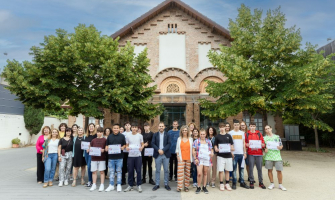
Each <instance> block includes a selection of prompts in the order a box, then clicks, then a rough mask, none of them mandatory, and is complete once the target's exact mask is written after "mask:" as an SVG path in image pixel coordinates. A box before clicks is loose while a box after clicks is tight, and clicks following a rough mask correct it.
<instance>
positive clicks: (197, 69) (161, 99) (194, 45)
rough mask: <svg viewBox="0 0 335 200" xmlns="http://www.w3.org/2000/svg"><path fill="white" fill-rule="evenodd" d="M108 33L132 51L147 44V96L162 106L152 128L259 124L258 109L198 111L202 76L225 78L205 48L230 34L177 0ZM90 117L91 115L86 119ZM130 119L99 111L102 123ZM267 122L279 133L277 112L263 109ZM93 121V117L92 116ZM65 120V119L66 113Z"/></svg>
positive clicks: (203, 91) (225, 40)
mask: <svg viewBox="0 0 335 200" xmlns="http://www.w3.org/2000/svg"><path fill="white" fill-rule="evenodd" d="M111 37H113V38H117V37H120V40H119V43H120V47H123V46H124V45H125V44H126V43H127V42H130V43H131V44H132V45H134V46H135V53H136V54H138V53H140V52H141V51H143V50H144V49H145V48H147V49H148V58H149V59H150V66H149V73H150V75H151V77H152V79H153V80H154V83H152V84H155V85H157V90H156V91H155V95H154V97H153V98H152V102H154V103H162V104H163V105H164V107H165V111H164V113H163V114H162V115H161V116H157V117H155V118H154V119H152V120H150V121H149V123H150V124H151V127H152V130H153V131H157V129H158V123H159V121H164V122H165V123H166V124H168V125H171V124H172V121H173V120H179V124H188V123H189V122H195V123H196V125H197V127H202V128H206V127H207V126H209V125H213V126H216V127H217V126H218V123H219V122H220V121H228V122H229V123H230V124H232V121H233V119H235V118H236V119H239V120H242V119H244V121H246V122H250V120H251V121H255V122H256V123H257V126H258V127H257V128H258V129H259V130H261V131H262V130H264V128H263V126H264V124H263V119H262V115H260V114H256V115H255V116H250V115H248V112H243V113H240V114H238V115H237V116H232V117H229V118H227V119H220V120H216V121H211V120H209V119H208V117H205V116H203V115H202V114H201V108H200V106H199V102H198V99H199V98H209V97H208V94H207V93H206V86H207V83H206V82H205V80H212V81H217V82H223V81H225V79H226V77H224V75H223V74H222V73H221V72H220V71H218V70H217V69H216V68H215V67H213V66H212V65H211V63H210V62H209V59H208V57H207V53H208V52H209V50H214V51H218V50H219V47H220V45H225V46H227V45H228V46H229V45H230V42H231V41H232V38H231V37H230V34H229V31H228V30H227V29H225V28H223V27H222V26H220V25H219V24H217V23H215V22H214V21H212V20H210V19H208V18H207V17H206V16H204V15H203V14H201V13H199V12H198V11H196V10H194V9H193V8H191V7H190V6H189V5H187V4H185V3H183V2H182V1H180V0H166V1H164V2H162V3H161V4H159V5H158V6H156V7H155V8H153V9H151V10H150V11H148V12H147V13H145V14H144V15H142V16H141V17H139V18H137V19H135V20H134V21H133V22H131V23H130V24H128V25H126V26H125V27H123V28H122V29H121V30H119V31H117V32H116V33H114V34H113V35H112V36H111ZM92 120H94V119H92ZM128 120H129V121H133V120H136V119H132V118H129V117H128V116H125V115H122V114H118V113H110V112H109V111H105V118H104V122H103V124H104V127H110V126H111V125H112V124H113V123H120V124H123V123H124V122H125V121H128ZM267 121H268V124H270V125H272V127H273V130H274V132H276V133H277V134H279V135H281V137H283V124H282V118H281V117H279V116H273V115H272V114H271V113H269V114H268V119H267ZM95 122H96V123H98V121H97V120H96V121H95ZM69 124H71V123H70V119H69Z"/></svg>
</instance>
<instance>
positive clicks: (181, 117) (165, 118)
mask: <svg viewBox="0 0 335 200" xmlns="http://www.w3.org/2000/svg"><path fill="white" fill-rule="evenodd" d="M164 107H165V110H164V112H163V114H162V115H161V116H160V121H162V122H164V124H165V127H166V128H165V130H166V131H168V130H171V129H172V122H173V121H174V120H178V124H179V128H180V127H181V126H182V125H185V124H186V120H185V115H186V108H185V106H164Z"/></svg>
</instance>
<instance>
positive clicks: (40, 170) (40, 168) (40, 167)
mask: <svg viewBox="0 0 335 200" xmlns="http://www.w3.org/2000/svg"><path fill="white" fill-rule="evenodd" d="M41 132H42V135H40V136H39V137H38V139H37V141H36V151H37V154H36V155H37V173H36V175H37V183H39V184H41V183H43V182H44V163H43V160H42V158H43V143H44V141H45V140H47V139H48V138H49V135H50V134H51V129H50V127H49V126H44V127H43V128H42V131H41Z"/></svg>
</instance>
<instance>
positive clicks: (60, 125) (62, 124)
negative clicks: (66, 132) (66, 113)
mask: <svg viewBox="0 0 335 200" xmlns="http://www.w3.org/2000/svg"><path fill="white" fill-rule="evenodd" d="M62 126H65V129H66V128H67V124H66V123H61V124H59V126H58V130H59V131H60V127H62Z"/></svg>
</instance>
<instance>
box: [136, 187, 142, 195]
mask: <svg viewBox="0 0 335 200" xmlns="http://www.w3.org/2000/svg"><path fill="white" fill-rule="evenodd" d="M137 191H138V192H139V193H141V192H142V187H141V186H140V185H139V186H137Z"/></svg>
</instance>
